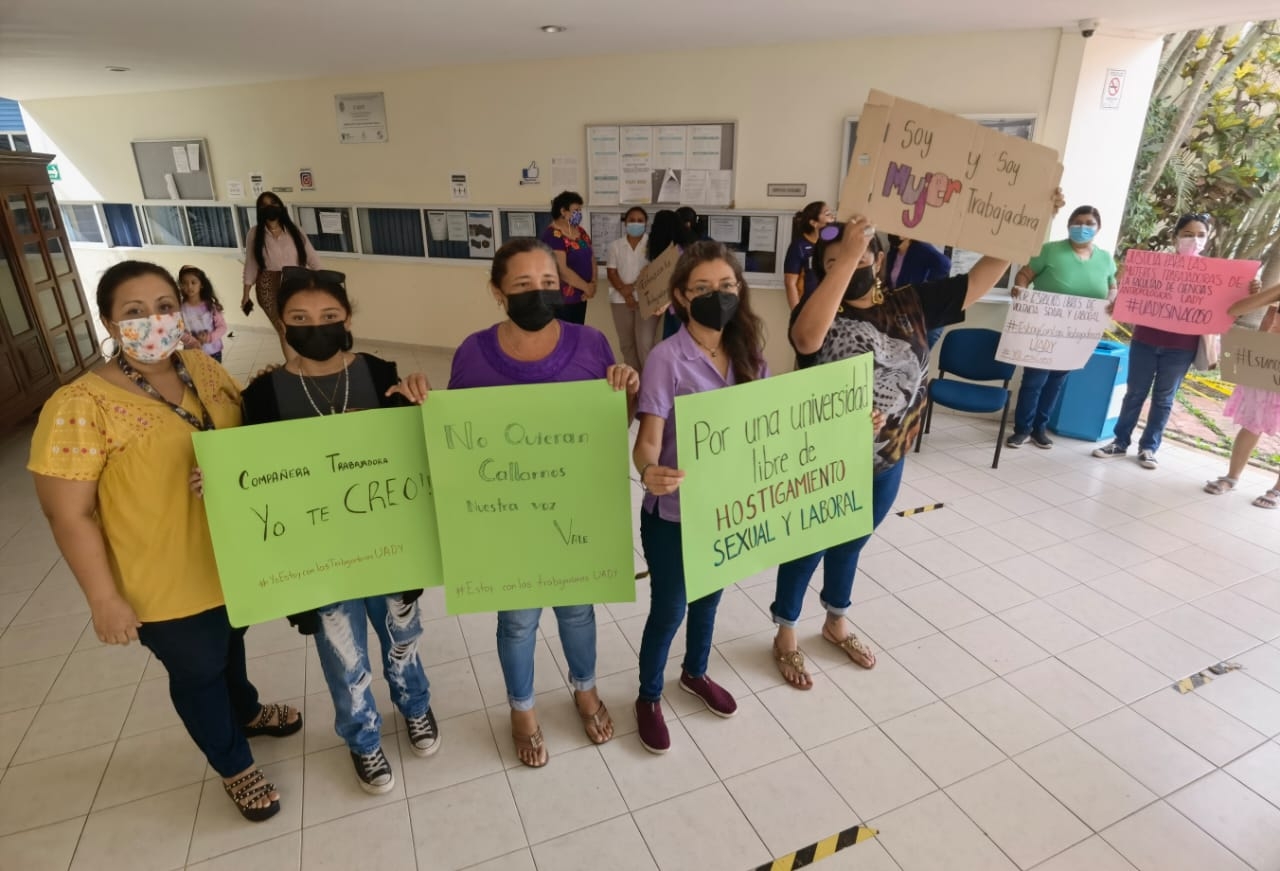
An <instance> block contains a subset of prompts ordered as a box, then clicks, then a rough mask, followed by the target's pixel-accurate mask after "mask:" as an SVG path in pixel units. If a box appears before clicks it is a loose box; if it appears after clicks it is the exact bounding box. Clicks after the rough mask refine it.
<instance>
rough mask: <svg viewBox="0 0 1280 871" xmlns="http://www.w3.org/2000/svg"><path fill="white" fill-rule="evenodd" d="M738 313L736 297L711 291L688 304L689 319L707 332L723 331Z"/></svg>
mask: <svg viewBox="0 0 1280 871" xmlns="http://www.w3.org/2000/svg"><path fill="white" fill-rule="evenodd" d="M737 313H738V295H737V294H736V293H725V292H724V291H723V290H713V291H711V293H706V294H703V295H702V296H700V297H698V298H697V299H695V300H694V301H693V302H691V303H689V317H691V318H693V319H694V320H695V321H697V322H698V323H700V324H702V325H703V326H704V327H706V328H707V329H709V330H723V329H724V328H725V325H726V324H728V323H729V321H731V320H733V316H734V315H735V314H737Z"/></svg>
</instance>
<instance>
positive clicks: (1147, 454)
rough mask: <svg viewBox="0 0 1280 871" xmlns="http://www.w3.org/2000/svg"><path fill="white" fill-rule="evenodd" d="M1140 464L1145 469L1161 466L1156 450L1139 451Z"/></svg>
mask: <svg viewBox="0 0 1280 871" xmlns="http://www.w3.org/2000/svg"><path fill="white" fill-rule="evenodd" d="M1138 465H1139V466H1141V467H1142V468H1144V469H1158V468H1160V463H1159V461H1157V460H1156V452H1155V451H1138Z"/></svg>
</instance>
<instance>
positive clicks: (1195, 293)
mask: <svg viewBox="0 0 1280 871" xmlns="http://www.w3.org/2000/svg"><path fill="white" fill-rule="evenodd" d="M1258 266H1259V263H1258V261H1257V260H1220V259H1217V258H1214V257H1185V256H1183V255H1180V254H1166V253H1163V252H1160V251H1139V250H1136V249H1134V250H1130V251H1129V252H1128V253H1127V254H1125V255H1124V269H1123V270H1122V271H1121V273H1120V293H1119V295H1118V296H1117V297H1116V308H1115V313H1114V316H1115V319H1116V320H1117V321H1119V322H1121V323H1125V324H1133V325H1134V326H1144V327H1155V328H1156V329H1159V330H1165V331H1166V332H1170V333H1181V334H1183V335H1190V336H1207V335H1210V334H1216V333H1225V332H1226V331H1227V330H1229V329H1231V327H1232V325H1233V324H1235V322H1236V319H1235V317H1234V316H1233V315H1229V314H1227V309H1228V308H1230V307H1231V304H1232V303H1235V302H1238V301H1239V300H1241V299H1243V298H1244V297H1246V296H1248V295H1249V283H1250V282H1251V281H1253V277H1254V276H1255V275H1257V274H1258Z"/></svg>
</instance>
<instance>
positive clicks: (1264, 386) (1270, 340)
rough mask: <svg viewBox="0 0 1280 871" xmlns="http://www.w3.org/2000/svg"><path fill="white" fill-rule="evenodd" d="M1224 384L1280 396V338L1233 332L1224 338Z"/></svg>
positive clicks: (1250, 332) (1238, 331) (1258, 333)
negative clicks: (1240, 385) (1254, 388)
mask: <svg viewBox="0 0 1280 871" xmlns="http://www.w3.org/2000/svg"><path fill="white" fill-rule="evenodd" d="M1220 365H1221V367H1222V380H1223V381H1230V382H1231V383H1232V384H1243V385H1244V386H1246V387H1256V388H1258V389H1259V390H1271V391H1276V392H1280V334H1276V333H1264V332H1260V331H1258V330H1242V329H1238V328H1237V329H1233V330H1229V331H1228V332H1227V333H1226V334H1225V335H1224V336H1223V337H1222V358H1221V362H1220Z"/></svg>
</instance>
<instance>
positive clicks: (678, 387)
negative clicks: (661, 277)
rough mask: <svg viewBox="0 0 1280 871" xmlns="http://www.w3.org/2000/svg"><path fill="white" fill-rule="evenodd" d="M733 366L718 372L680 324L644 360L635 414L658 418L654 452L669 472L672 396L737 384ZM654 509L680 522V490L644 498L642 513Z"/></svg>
mask: <svg viewBox="0 0 1280 871" xmlns="http://www.w3.org/2000/svg"><path fill="white" fill-rule="evenodd" d="M759 377H761V378H768V377H769V366H768V364H767V363H765V362H764V360H763V359H761V361H760V376H759ZM737 380H738V379H737V378H736V377H735V376H734V371H733V367H732V366H730V367H729V376H728V377H727V378H726V377H724V376H722V375H721V374H720V370H718V369H716V367H715V366H713V365H712V363H711V361H710V360H708V359H707V358H706V356H705V355H704V354H703V353H702V351H700V350H699V349H698V346H697V344H696V343H695V342H694V341H693V337H692V336H690V335H689V331H688V330H687V329H685V327H684V326H683V325H682V326H681V327H680V331H679V332H677V333H675V334H674V335H672V336H671V337H670V338H668V339H664V340H663V341H661V342H659V343H658V345H657V347H655V348H654V349H653V350H652V351H650V352H649V358H648V359H647V360H645V364H644V372H643V373H642V374H641V376H640V396H639V398H638V400H637V403H636V413H637V414H652V415H653V416H654V417H660V418H662V419H663V420H664V421H665V423H664V424H663V427H662V448H661V449H660V450H659V451H658V465H660V466H667V467H668V468H671V469H678V468H680V464H679V461H678V459H677V458H676V397H677V396H688V395H690V394H693V393H702V392H704V391H707V390H715V389H717V388H720V387H732V386H733V385H734V384H736V383H737ZM655 505H656V506H657V507H658V516H659V517H661V518H662V519H663V520H668V521H671V522H672V523H679V522H680V491H679V490H677V491H676V492H674V493H671V494H669V495H667V496H654V495H653V494H652V493H650V494H648V495H646V496H645V497H644V510H645V511H653V508H654V506H655Z"/></svg>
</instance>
